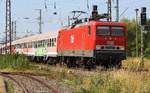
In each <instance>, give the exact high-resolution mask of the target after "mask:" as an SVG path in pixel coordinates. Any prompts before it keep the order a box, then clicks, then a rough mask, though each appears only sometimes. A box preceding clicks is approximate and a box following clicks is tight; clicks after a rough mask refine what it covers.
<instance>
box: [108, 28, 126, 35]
mask: <svg viewBox="0 0 150 93" xmlns="http://www.w3.org/2000/svg"><path fill="white" fill-rule="evenodd" d="M111 35H112V36H124V31H123V27H112V29H111Z"/></svg>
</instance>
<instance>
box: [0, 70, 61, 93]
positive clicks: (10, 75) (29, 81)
mask: <svg viewBox="0 0 150 93" xmlns="http://www.w3.org/2000/svg"><path fill="white" fill-rule="evenodd" d="M0 76H2V77H4V78H7V79H9V80H11V81H13V82H14V83H15V84H17V86H18V87H19V88H21V90H22V92H21V93H38V92H39V93H43V92H44V93H60V92H59V91H58V90H57V89H56V88H55V87H54V86H52V85H49V84H47V81H46V80H43V79H41V78H37V76H42V75H38V74H32V73H21V72H19V73H15V72H0ZM34 85H35V89H34ZM39 88H41V89H40V90H38V89H39ZM35 90H37V91H35ZM19 93H20V92H19Z"/></svg>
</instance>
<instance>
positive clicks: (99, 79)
mask: <svg viewBox="0 0 150 93" xmlns="http://www.w3.org/2000/svg"><path fill="white" fill-rule="evenodd" d="M144 63H145V65H144V68H145V69H148V70H149V71H147V72H145V71H144V72H143V71H142V72H136V71H135V72H134V71H132V70H123V69H120V70H115V69H114V70H111V71H98V72H92V73H91V72H88V71H81V72H79V73H78V71H76V70H74V69H68V68H62V69H60V70H56V69H57V67H56V68H55V67H51V66H47V67H41V66H39V67H38V66H33V64H32V65H31V64H29V63H28V60H27V59H26V58H25V57H24V56H19V55H14V56H10V55H7V56H3V57H2V56H1V57H0V69H11V70H12V69H13V70H18V71H20V70H21V71H29V70H30V71H32V72H36V73H37V72H38V73H39V72H40V73H47V74H48V75H47V77H48V78H49V79H51V80H57V81H60V82H63V83H65V84H67V85H69V86H70V87H71V88H72V89H73V90H74V91H75V93H150V60H149V59H145V62H144ZM123 66H124V67H125V68H128V69H137V68H138V67H139V60H137V59H136V58H128V60H126V61H124V62H123ZM58 69H59V68H58ZM68 70H69V71H68Z"/></svg>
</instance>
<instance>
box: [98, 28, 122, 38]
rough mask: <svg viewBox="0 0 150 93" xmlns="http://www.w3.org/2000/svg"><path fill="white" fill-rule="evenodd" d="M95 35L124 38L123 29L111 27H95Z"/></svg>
mask: <svg viewBox="0 0 150 93" xmlns="http://www.w3.org/2000/svg"><path fill="white" fill-rule="evenodd" d="M96 34H97V35H102V36H107V35H111V36H124V28H123V27H113V26H97V31H96Z"/></svg>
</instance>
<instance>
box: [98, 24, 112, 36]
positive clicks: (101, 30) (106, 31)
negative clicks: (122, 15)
mask: <svg viewBox="0 0 150 93" xmlns="http://www.w3.org/2000/svg"><path fill="white" fill-rule="evenodd" d="M96 35H102V36H104V35H110V27H109V26H97V28H96Z"/></svg>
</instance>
